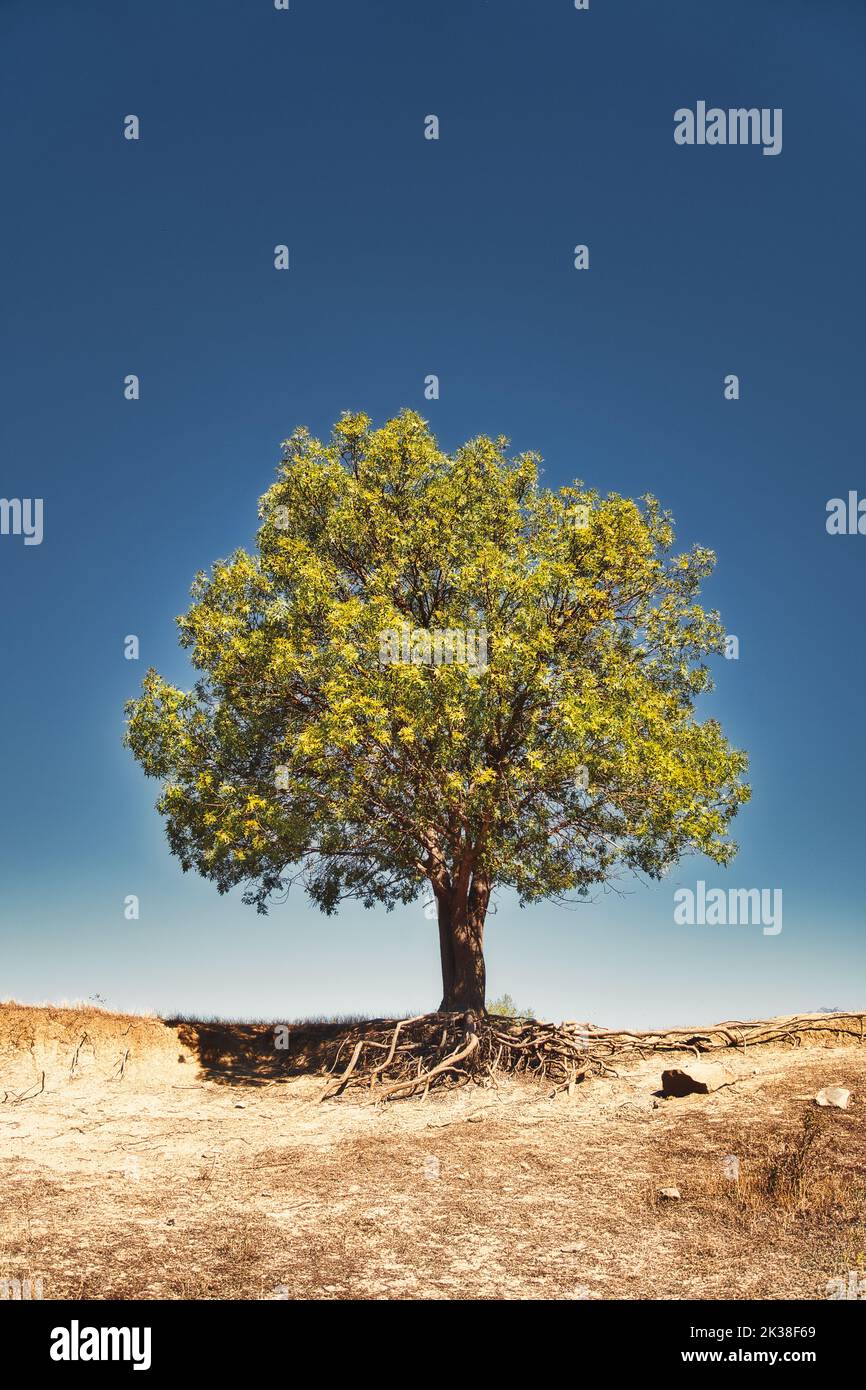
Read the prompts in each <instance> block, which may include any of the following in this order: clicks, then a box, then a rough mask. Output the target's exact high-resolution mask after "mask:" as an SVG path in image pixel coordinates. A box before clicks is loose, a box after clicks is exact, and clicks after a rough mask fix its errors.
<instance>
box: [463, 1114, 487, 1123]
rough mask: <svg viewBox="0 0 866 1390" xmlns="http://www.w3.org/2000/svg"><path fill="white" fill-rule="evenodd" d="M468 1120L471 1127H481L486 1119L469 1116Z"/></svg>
mask: <svg viewBox="0 0 866 1390" xmlns="http://www.w3.org/2000/svg"><path fill="white" fill-rule="evenodd" d="M466 1119H467V1121H468V1123H469V1124H470V1125H479V1124H480V1123H481V1121H482V1120H483V1119H484V1116H483V1115H467V1116H466Z"/></svg>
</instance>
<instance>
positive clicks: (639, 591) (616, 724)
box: [126, 410, 749, 1013]
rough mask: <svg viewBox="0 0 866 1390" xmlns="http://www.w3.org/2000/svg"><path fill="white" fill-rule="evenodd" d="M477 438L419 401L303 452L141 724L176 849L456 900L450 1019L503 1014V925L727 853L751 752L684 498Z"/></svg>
mask: <svg viewBox="0 0 866 1390" xmlns="http://www.w3.org/2000/svg"><path fill="white" fill-rule="evenodd" d="M506 448H507V440H505V439H495V440H493V439H488V438H485V437H484V436H480V437H479V438H477V439H473V440H471V441H470V442H469V443H467V444H465V445H464V446H463V447H462V448H460V449H458V450H457V451H456V453H454V454H452V455H448V454H444V453H442V452H441V451H440V449H439V448H438V446H437V443H436V440H435V439H434V437H433V435H432V434H431V433H430V431H429V429H428V428H427V425H426V423H425V421H424V420H422V419H421V418H420V417H419V416H418V415H417V414H415V413H414V412H413V411H408V410H407V411H404V412H403V413H402V414H400V415H399V416H398V417H397V418H396V419H393V420H390V421H388V423H387V424H386V425H385V426H384V427H383V428H382V429H378V430H376V429H373V428H372V427H371V422H370V420H369V418H368V417H367V416H366V415H362V414H345V415H344V416H343V417H342V418H341V419H340V421H339V423H338V424H337V425H336V426H335V428H334V431H333V435H332V439H331V442H330V443H329V444H327V445H326V444H323V443H321V442H320V441H319V440H317V439H314V438H312V437H311V435H310V434H309V433H308V431H307V430H305V429H299V430H297V431H296V432H295V433H294V434H293V435H292V437H291V438H290V439H289V440H287V441H286V442H285V444H284V445H283V457H282V462H281V464H280V467H279V469H278V476H277V480H276V482H275V483H274V484H273V485H272V487H271V488H270V489H269V490H268V492H267V493H265V495H264V497H263V498H262V499H261V502H260V516H261V526H260V529H259V531H258V537H257V546H258V549H257V553H256V554H253V555H250V554H247V553H246V552H245V551H243V550H238V551H236V552H235V553H234V554H233V555H232V557H231V558H230V559H228V560H225V561H220V562H219V563H217V564H216V565H214V567H213V570H212V572H211V573H210V574H209V575H206V574H204V573H200V574H199V575H198V576H197V578H196V579H195V582H194V585H193V589H192V599H193V603H192V606H191V607H190V610H189V612H188V613H187V614H186V615H185V616H184V617H181V618H179V619H178V623H179V626H180V633H181V642H182V645H183V646H185V647H187V648H188V649H189V651H190V653H191V659H192V662H193V663H194V665H195V667H196V668H197V670H198V671H199V672H201V676H200V679H199V680H198V681H197V682H196V684H195V686H194V688H193V689H192V690H191V691H190V692H189V693H185V692H184V691H181V690H179V689H177V688H175V687H174V686H172V685H169V684H168V683H167V682H165V681H164V680H163V679H162V678H161V677H160V676H159V675H158V674H157V673H156V672H155V671H153V670H150V671H148V673H147V676H146V678H145V680H144V685H143V693H142V695H141V697H140V698H139V699H137V700H134V701H131V702H130V704H129V705H128V707H127V714H128V726H127V735H126V741H127V743H128V745H129V746H130V747H131V749H132V751H133V753H134V755H135V757H136V758H137V759H138V761H139V762H140V763H141V765H142V767H143V768H144V770H145V772H146V773H147V774H148V775H149V776H151V777H157V778H159V779H161V780H162V781H163V784H164V785H163V789H162V795H161V797H160V800H159V802H158V809H159V810H160V812H161V813H162V815H163V816H164V817H165V821H166V827H167V834H168V839H169V843H170V846H171V849H172V852H173V853H174V854H176V855H177V856H178V858H179V859H180V862H181V864H182V865H183V868H184V870H187V869H193V868H194V869H197V870H198V872H199V873H201V874H203V875H205V876H206V877H207V878H210V879H213V880H214V882H215V883H216V885H217V887H218V889H219V891H220V892H221V893H222V892H226V891H227V890H228V889H229V888H231V887H233V886H235V885H240V884H242V885H244V887H245V893H244V900H245V901H247V902H250V903H253V904H255V905H256V906H257V907H258V909H259V911H262V912H264V911H266V910H267V905H268V902H269V900H270V899H272V898H273V896H274V895H275V894H279V893H284V892H285V891H286V890H287V889H288V887H289V886H290V885H291V884H292V883H293V882H296V881H300V882H302V883H303V885H304V886H305V888H306V890H307V892H308V893H309V895H310V897H311V898H312V899H313V901H314V902H316V903H317V904H318V905H319V907H320V908H322V909H323V910H324V911H325V912H326V913H329V914H330V913H333V912H334V911H336V910H337V907H338V905H339V903H340V901H341V900H342V899H343V898H346V897H355V898H359V899H361V900H362V901H363V903H364V905H365V906H366V907H372V906H373V905H374V904H376V903H384V904H385V905H386V907H388V908H392V907H393V906H394V905H395V904H396V903H408V902H411V901H412V900H413V899H415V898H417V897H418V896H419V894H423V893H425V892H427V893H429V892H431V891H432V895H433V897H434V898H435V901H436V906H437V912H438V925H439V946H440V952H441V961H442V1002H441V1004H440V1006H439V1007H440V1010H444V1011H449V1012H453V1011H458V1010H460V1011H465V1010H470V1009H471V1010H473V1011H476V1012H478V1013H481V1012H483V1010H484V1001H485V967H484V954H483V936H484V922H485V917H486V914H487V910H488V906H489V904H490V899H491V894H492V893H493V891H494V889H496V888H498V887H508V888H511V889H513V890H515V891H516V893H517V895H518V896H519V899H520V900H521V902H523V903H527V902H534V901H536V900H539V899H542V898H548V897H549V898H554V899H562V898H564V897H565V896H566V895H578V896H581V897H586V896H587V895H588V894H589V893H590V891H591V889H592V887H593V885H596V884H602V883H604V882H607V881H609V880H611V878H612V877H613V876H614V875H615V874H616V872H617V869H618V868H626V869H631V870H638V871H642V872H643V873H644V874H646V875H648V876H649V877H650V878H658V877H660V876H661V875H662V874H663V873H664V872H665V871H666V870H667V869H668V867H669V866H671V865H672V864H673V863H674V862H675V861H676V860H677V859H678V858H679V857H680V856H681V855H683V854H685V853H690V852H700V853H702V854H706V855H708V856H709V857H710V858H711V859H713V860H715V861H716V862H717V863H719V864H725V863H727V862H728V861H729V860H730V859H731V857H732V856H733V854H734V853H735V851H736V846H735V845H734V844H733V843H731V842H730V841H729V840H728V838H727V828H728V824H729V822H730V820H731V819H732V817H733V816H734V815H735V814H736V811H737V809H738V807H739V806H740V805H741V804H742V803H743V802H744V801H746V800H747V799H748V794H749V793H748V788H747V787H746V786H745V785H744V784H743V782H742V775H743V773H744V771H745V767H746V757H745V755H744V754H743V753H742V752H739V751H737V750H734V749H732V748H731V747H730V746H729V745H728V743H727V742H726V740H725V738H724V737H723V735H722V732H721V729H720V727H719V725H718V723H716V721H715V720H712V719H709V720H706V721H705V722H699V720H698V719H697V718H696V717H695V714H694V702H695V698H696V696H698V695H699V694H702V693H703V692H705V691H707V690H708V689H710V687H711V681H710V677H709V673H708V671H707V668H706V666H705V665H704V664H703V663H702V658H703V657H704V656H705V655H706V654H708V653H710V652H714V651H720V650H721V649H722V643H723V638H724V631H723V629H722V627H721V625H720V623H719V619H718V615H717V614H715V613H708V612H705V611H704V610H703V609H702V608H701V607H700V606H699V605H698V604H697V603H696V601H695V600H696V594H697V591H698V588H699V585H700V581H701V580H702V579H703V578H704V577H705V576H707V575H708V574H709V573H710V571H711V569H712V566H713V563H714V558H715V557H714V556H713V554H712V552H711V551H709V550H706V549H704V548H702V547H695V548H694V549H692V550H691V551H690V552H689V553H688V554H682V555H673V554H672V545H673V529H672V524H671V518H670V516H669V514H668V513H666V512H664V511H662V510H661V508H660V506H659V504H658V503H657V501H656V500H655V499H654V498H653V497H650V496H646V497H643V498H641V499H640V503H638V502H634V501H631V500H628V499H626V498H622V497H619V496H617V495H615V494H611V495H609V496H607V497H602V496H600V495H599V493H597V492H595V491H591V490H589V489H586V488H585V487H583V485H582V484H580V483H575V484H574V485H573V486H569V487H563V488H560V489H559V490H558V491H550V490H548V489H542V488H541V487H540V486H539V482H538V463H539V459H538V456H537V455H534V454H521V455H519V456H516V457H512V458H509V457H508V456H507V454H506Z"/></svg>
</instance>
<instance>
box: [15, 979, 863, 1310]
mask: <svg viewBox="0 0 866 1390" xmlns="http://www.w3.org/2000/svg"><path fill="white" fill-rule="evenodd" d="M223 1027H224V1028H225V1029H226V1030H228V1031H230V1030H231V1028H232V1025H223ZM262 1029H263V1032H264V1031H267V1030H266V1029H265V1027H264V1025H263V1026H262ZM248 1031H249V1030H248ZM82 1037H83V1039H84V1041H83V1042H81V1039H82ZM76 1048H77V1052H76ZM181 1058H182V1059H183V1060H179V1059H181ZM72 1059H74V1066H73V1065H71V1060H72ZM673 1060H675V1059H672V1058H670V1057H669V1056H668V1057H663V1056H657V1057H653V1058H649V1059H647V1060H645V1061H638V1062H633V1063H630V1064H629V1066H628V1068H627V1069H623V1070H622V1071H621V1074H620V1076H619V1077H618V1078H611V1079H607V1080H600V1079H598V1078H594V1079H591V1080H589V1081H586V1082H584V1083H583V1084H582V1085H580V1086H578V1087H577V1089H576V1091H575V1093H574V1095H573V1096H572V1097H568V1096H567V1095H564V1094H563V1095H560V1096H559V1097H557V1099H555V1100H552V1099H550V1098H549V1097H548V1095H547V1093H546V1091H545V1090H544V1088H543V1087H541V1086H538V1085H535V1084H533V1083H530V1082H519V1083H518V1082H515V1081H501V1082H500V1085H499V1089H493V1088H491V1089H482V1088H480V1087H477V1086H467V1087H464V1088H462V1089H457V1090H451V1091H447V1092H442V1093H440V1094H436V1093H435V1092H434V1093H432V1094H431V1095H430V1096H429V1097H428V1098H427V1100H426V1101H425V1102H423V1103H422V1102H420V1101H418V1100H411V1101H407V1102H397V1103H392V1104H388V1105H384V1106H378V1107H377V1106H373V1105H367V1104H364V1098H363V1095H358V1094H357V1093H356V1094H354V1095H349V1096H347V1097H346V1098H344V1099H341V1100H339V1101H336V1102H334V1101H331V1102H326V1103H325V1104H319V1103H318V1096H319V1095H320V1093H321V1089H322V1079H321V1077H320V1076H316V1075H309V1074H300V1075H288V1076H286V1077H283V1078H279V1079H270V1080H262V1077H261V1076H255V1077H246V1078H245V1077H243V1076H241V1075H238V1074H237V1071H236V1070H235V1071H231V1070H229V1071H227V1072H226V1074H221V1073H220V1069H219V1066H218V1065H214V1064H213V1058H210V1059H209V1061H208V1063H207V1065H205V1064H204V1063H203V1061H202V1058H201V1057H200V1056H197V1055H196V1052H195V1048H194V1047H191V1046H190V1031H189V1029H188V1028H187V1029H186V1030H185V1029H184V1027H183V1026H181V1025H172V1024H166V1023H163V1022H162V1021H161V1020H159V1019H143V1018H129V1017H123V1016H120V1015H110V1014H102V1013H100V1012H98V1011H94V1010H80V1011H79V1010H61V1009H51V1010H46V1009H43V1010H40V1009H29V1008H24V1007H22V1006H13V1005H2V1006H0V1099H2V1102H3V1103H2V1104H0V1191H2V1194H3V1197H2V1208H0V1280H2V1279H4V1278H6V1279H8V1278H18V1279H21V1280H23V1279H25V1278H30V1279H31V1280H35V1279H38V1278H41V1279H42V1290H43V1296H44V1297H45V1298H60V1299H76V1298H153V1299H207V1298H232V1299H262V1298H265V1299H267V1298H283V1297H288V1298H290V1299H295V1298H301V1299H310V1298H313V1299H333V1300H341V1299H358V1298H361V1299H589V1300H592V1299H680V1298H709V1299H736V1298H755V1299H776V1298H789V1297H790V1298H810V1299H818V1298H826V1297H827V1291H826V1287H827V1281H828V1279H830V1278H833V1277H836V1276H838V1275H840V1274H844V1273H845V1271H846V1270H848V1269H851V1268H855V1269H860V1268H862V1261H863V1258H864V1248H866V1243H864V1234H863V1218H864V1216H866V1212H864V1208H863V1202H862V1200H861V1198H862V1195H863V1193H864V1191H866V1118H864V1117H866V1048H864V1047H862V1046H857V1045H850V1046H827V1047H821V1046H815V1047H807V1046H803V1047H798V1048H789V1049H782V1048H762V1049H755V1050H751V1049H750V1050H747V1051H746V1053H745V1054H743V1053H741V1052H738V1053H736V1054H734V1055H730V1056H729V1055H728V1054H727V1053H726V1054H725V1062H726V1065H728V1066H729V1067H730V1069H731V1071H732V1072H733V1074H734V1076H735V1077H736V1078H737V1079H736V1080H735V1082H734V1083H733V1084H732V1085H730V1086H727V1087H725V1088H724V1089H722V1090H720V1091H716V1092H714V1093H713V1094H711V1095H691V1096H686V1097H683V1098H680V1099H662V1098H660V1097H659V1096H658V1095H657V1094H656V1093H657V1092H658V1089H659V1085H660V1077H661V1071H662V1069H663V1067H664V1066H665V1065H668V1064H670V1063H671V1062H672V1061H673ZM40 1084H41V1085H44V1089H40ZM827 1085H841V1086H845V1087H846V1088H848V1089H849V1090H850V1091H852V1092H853V1100H852V1102H851V1105H850V1107H849V1109H848V1110H847V1111H844V1112H842V1111H833V1112H822V1114H821V1121H822V1126H823V1129H824V1131H825V1132H824V1136H823V1143H824V1147H825V1153H826V1155H827V1160H826V1161H827V1162H828V1163H829V1164H830V1169H831V1172H832V1175H833V1182H834V1183H835V1182H838V1183H840V1184H841V1188H842V1189H844V1193H845V1196H844V1199H840V1200H839V1201H835V1199H834V1200H832V1201H831V1202H830V1204H829V1206H828V1205H827V1201H826V1200H824V1205H823V1206H822V1207H821V1209H820V1211H819V1210H817V1208H816V1209H815V1210H812V1209H811V1208H810V1206H809V1198H808V1194H807V1199H806V1203H805V1206H804V1207H803V1209H798V1210H796V1211H781V1210H777V1209H775V1207H774V1206H773V1205H772V1203H771V1204H770V1205H769V1206H767V1207H766V1208H764V1207H762V1206H758V1207H756V1208H752V1207H744V1206H743V1205H742V1204H740V1203H739V1202H738V1201H737V1196H736V1191H737V1189H736V1184H735V1183H733V1182H732V1180H731V1178H730V1177H729V1176H726V1172H727V1169H726V1164H725V1160H726V1158H727V1157H728V1156H730V1155H736V1156H739V1157H740V1160H741V1171H743V1172H748V1169H749V1165H750V1164H753V1163H754V1164H756V1163H758V1162H759V1160H760V1157H761V1155H762V1154H766V1152H767V1149H768V1146H769V1148H770V1149H772V1147H773V1145H776V1146H778V1145H783V1146H784V1144H785V1143H786V1142H788V1140H789V1139H790V1137H791V1136H792V1135H795V1134H796V1133H797V1132H798V1131H799V1130H800V1129H801V1127H802V1121H803V1116H804V1114H806V1112H807V1111H809V1110H814V1109H815V1107H814V1104H813V1101H812V1097H814V1095H815V1093H816V1091H817V1090H818V1089H820V1088H821V1087H822V1086H827ZM728 1169H729V1165H728ZM662 1186H676V1187H677V1188H678V1189H679V1192H680V1198H679V1200H671V1201H664V1200H660V1199H659V1198H658V1196H657V1192H658V1189H659V1188H660V1187H662ZM852 1194H853V1195H852ZM858 1261H859V1263H858Z"/></svg>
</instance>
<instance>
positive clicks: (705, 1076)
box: [662, 1062, 735, 1096]
mask: <svg viewBox="0 0 866 1390" xmlns="http://www.w3.org/2000/svg"><path fill="white" fill-rule="evenodd" d="M734 1080H735V1078H734V1077H733V1076H732V1075H731V1073H730V1072H729V1071H726V1070H725V1068H724V1067H721V1066H719V1064H718V1062H686V1063H684V1064H683V1065H682V1066H680V1067H671V1068H670V1070H669V1071H663V1072H662V1090H663V1091H664V1093H665V1095H666V1096H688V1095H692V1094H693V1093H695V1092H696V1093H697V1094H698V1095H704V1096H705V1095H707V1094H708V1093H709V1092H710V1091H717V1090H718V1089H719V1087H720V1086H729V1085H730V1083H731V1082H732V1081H734Z"/></svg>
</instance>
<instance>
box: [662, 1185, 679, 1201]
mask: <svg viewBox="0 0 866 1390" xmlns="http://www.w3.org/2000/svg"><path fill="white" fill-rule="evenodd" d="M659 1196H660V1197H663V1198H664V1200H665V1201H666V1202H678V1201H679V1200H680V1189H679V1188H678V1187H660V1188H659Z"/></svg>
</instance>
